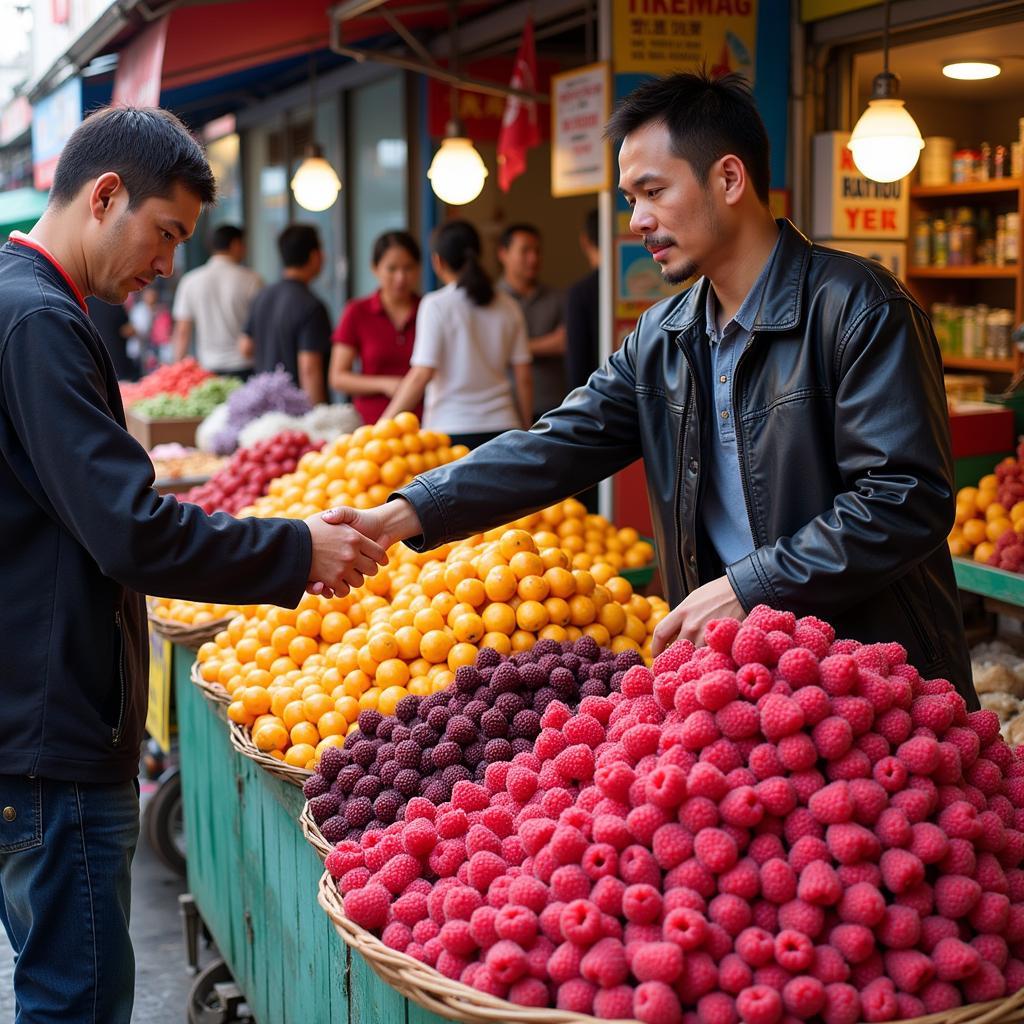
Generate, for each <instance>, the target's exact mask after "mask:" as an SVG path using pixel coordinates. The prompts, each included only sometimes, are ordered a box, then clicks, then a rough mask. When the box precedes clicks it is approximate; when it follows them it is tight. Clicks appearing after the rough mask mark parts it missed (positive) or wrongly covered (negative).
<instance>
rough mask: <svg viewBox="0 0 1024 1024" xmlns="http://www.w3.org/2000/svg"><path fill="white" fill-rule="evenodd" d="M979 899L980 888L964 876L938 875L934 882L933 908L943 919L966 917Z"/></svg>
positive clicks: (971, 879)
mask: <svg viewBox="0 0 1024 1024" xmlns="http://www.w3.org/2000/svg"><path fill="white" fill-rule="evenodd" d="M980 898H981V886H980V885H978V883H977V882H975V881H974V879H973V878H967V877H965V876H964V875H940V876H939V877H938V878H937V879H936V880H935V907H936V909H937V910H938V912H939V913H940V914H942V915H943V916H944V917H950V918H954V919H955V918H961V917H966V916H967V914H969V913H970V912H971V911H972V910H973V909H974V906H975V904H976V903H977V902H978V900H979V899H980Z"/></svg>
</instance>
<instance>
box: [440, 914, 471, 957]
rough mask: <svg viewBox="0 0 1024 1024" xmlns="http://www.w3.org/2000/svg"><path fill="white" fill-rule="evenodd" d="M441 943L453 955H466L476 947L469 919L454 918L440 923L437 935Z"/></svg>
mask: <svg viewBox="0 0 1024 1024" xmlns="http://www.w3.org/2000/svg"><path fill="white" fill-rule="evenodd" d="M438 938H439V939H440V940H441V945H442V946H443V947H444V948H445V949H446V950H447V951H448V952H449V953H451V954H452V955H453V956H457V957H463V958H465V957H468V956H469V955H470V953H472V952H474V951H475V950H476V948H477V944H476V939H474V938H473V936H472V934H471V933H470V927H469V921H465V920H461V919H454V920H451V921H445V923H444V924H443V925H441V932H440V934H439V935H438Z"/></svg>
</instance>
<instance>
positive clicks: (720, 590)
mask: <svg viewBox="0 0 1024 1024" xmlns="http://www.w3.org/2000/svg"><path fill="white" fill-rule="evenodd" d="M746 616H747V613H746V612H745V611H744V610H743V606H742V605H741V604H740V603H739V601H738V600H736V595H735V594H734V593H733V589H732V587H731V586H730V584H729V577H728V576H721V577H719V578H718V579H717V580H712V581H711V582H710V583H705V584H704V586H703V587H699V588H698V589H697V590H695V591H694V592H693V593H692V594H690V595H689V597H687V598H686V600H685V601H683V603H682V604H681V605H678V606H677V607H675V608H673V609H672V611H670V612H669V613H668V615H666V616H665V618H663V619H662V620H661V622H659V623H658V625H657V626H656V627H655V629H654V638H653V640H652V642H651V653H652V654H653V655H654V656H655V657H657V656H658V655H659V654H661V652H662V651H663V650H665V648H666V647H668V646H669V644H672V643H674V642H675V641H676V640H690V641H691V642H693V643H695V644H696V643H697V642H698V641H699V640H700V638H701V636H702V635H703V633H704V627H705V626H706V625H707V624H708V623H709V622H710V621H711V620H712V619H744V618H746Z"/></svg>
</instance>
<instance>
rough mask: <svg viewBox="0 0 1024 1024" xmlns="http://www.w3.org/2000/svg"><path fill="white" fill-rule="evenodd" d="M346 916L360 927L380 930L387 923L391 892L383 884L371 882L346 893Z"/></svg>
mask: <svg viewBox="0 0 1024 1024" xmlns="http://www.w3.org/2000/svg"><path fill="white" fill-rule="evenodd" d="M343 902H344V906H345V916H346V917H348V918H350V919H351V920H352V921H354V922H355V923H356V924H357V925H359V927H360V928H366V929H367V930H369V931H379V930H380V929H382V928H383V927H384V925H385V924H387V920H388V910H389V909H390V907H391V893H389V892H388V891H387V889H385V888H384V886H383V885H379V884H377V883H374V882H371V883H369V884H368V885H365V886H363V887H362V888H361V889H353V890H352V891H351V892H349V893H347V894H346V895H345V899H344V901H343Z"/></svg>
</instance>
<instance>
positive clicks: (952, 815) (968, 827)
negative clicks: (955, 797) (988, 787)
mask: <svg viewBox="0 0 1024 1024" xmlns="http://www.w3.org/2000/svg"><path fill="white" fill-rule="evenodd" d="M939 828H941V829H942V831H943V832H945V833H946V835H947V836H948V837H949V838H950V839H969V840H972V841H974V840H977V839H978V838H980V836H981V823H980V822H979V821H978V810H977V808H976V807H974V806H973V805H972V804H969V803H968V802H967V801H966V800H959V801H957V802H956V803H952V804H950V805H949V806H948V807H945V808H943V810H942V811H941V812H940V813H939Z"/></svg>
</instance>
